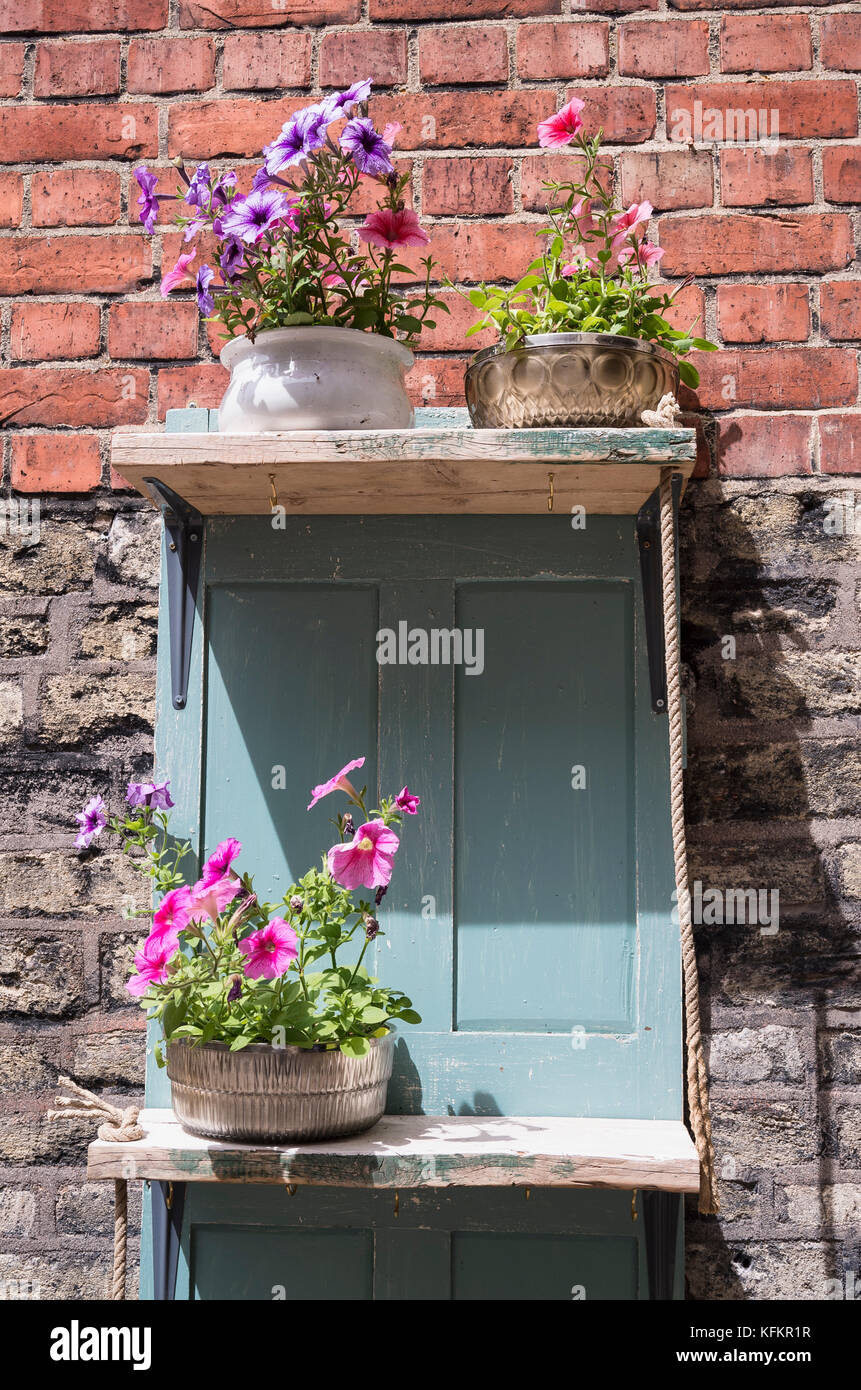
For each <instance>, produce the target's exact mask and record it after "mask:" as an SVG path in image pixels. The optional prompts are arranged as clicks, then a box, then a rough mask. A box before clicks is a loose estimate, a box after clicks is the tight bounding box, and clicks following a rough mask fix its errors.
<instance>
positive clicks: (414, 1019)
mask: <svg viewBox="0 0 861 1390" xmlns="http://www.w3.org/2000/svg"><path fill="white" fill-rule="evenodd" d="M398 1018H399V1019H401V1020H402V1021H403V1022H404V1023H421V1021H422V1016H421V1014H417V1013H416V1011H415V1009H404V1010H403V1011H401V1012H399V1013H398Z"/></svg>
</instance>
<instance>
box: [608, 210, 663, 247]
mask: <svg viewBox="0 0 861 1390" xmlns="http://www.w3.org/2000/svg"><path fill="white" fill-rule="evenodd" d="M654 210H655V209H654V208H653V207H652V204H651V203H645V202H644V203H632V204H631V206H630V207H629V208H628V209H627V211H625V212H620V213H617V214H616V216H615V217H614V218H613V221H612V222H611V223H610V233H611V235H612V238H613V240H612V242H611V245H612V247H613V250H614V251H618V249H619V247H620V246H622V245H623V244H624V243H625V242H626V241H627V240H628V238H629V237H632V236H634V235H636V232H637V228H638V227H644V226H645V225H646V223H647V222H648V220H649V218H650V217H651V215H652V213H653V212H654Z"/></svg>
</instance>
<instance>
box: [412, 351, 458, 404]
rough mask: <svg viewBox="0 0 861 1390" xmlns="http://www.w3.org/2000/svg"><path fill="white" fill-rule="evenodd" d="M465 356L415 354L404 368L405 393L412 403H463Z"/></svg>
mask: <svg viewBox="0 0 861 1390" xmlns="http://www.w3.org/2000/svg"><path fill="white" fill-rule="evenodd" d="M466 362H467V359H466V358H464V357H455V356H453V355H449V356H440V357H436V356H433V357H432V356H428V357H417V358H416V361H415V365H414V366H412V367H411V368H410V370H409V371H408V372H407V377H406V386H407V394H408V396H409V398H410V400H411V401H412V402H413V404H414V405H436V406H463V405H464V404H465V402H464V395H463V374H464V371H465V369H466Z"/></svg>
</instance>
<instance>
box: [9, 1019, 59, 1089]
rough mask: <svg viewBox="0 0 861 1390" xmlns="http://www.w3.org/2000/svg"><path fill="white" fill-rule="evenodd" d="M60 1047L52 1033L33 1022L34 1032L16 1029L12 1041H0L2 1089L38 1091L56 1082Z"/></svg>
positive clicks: (54, 1084)
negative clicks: (34, 1025) (34, 1024)
mask: <svg viewBox="0 0 861 1390" xmlns="http://www.w3.org/2000/svg"><path fill="white" fill-rule="evenodd" d="M59 1054H60V1049H59V1045H58V1040H57V1037H56V1034H55V1033H54V1032H53V1030H47V1029H45V1028H44V1026H43V1025H41V1024H36V1032H35V1036H34V1034H33V1033H32V1032H31V1031H30V1030H29V1029H24V1028H22V1029H20V1030H19V1031H18V1032H17V1033H16V1035H15V1038H14V1041H8V1042H3V1043H0V1085H2V1087H3V1090H4V1091H7V1092H9V1091H39V1090H45V1089H46V1088H49V1087H51V1088H52V1087H54V1086H56V1084H57V1073H58V1067H59V1066H60V1065H61V1063H60V1055H59Z"/></svg>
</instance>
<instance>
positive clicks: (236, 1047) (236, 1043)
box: [230, 1033, 254, 1052]
mask: <svg viewBox="0 0 861 1390" xmlns="http://www.w3.org/2000/svg"><path fill="white" fill-rule="evenodd" d="M253 1041H254V1039H253V1038H249V1037H247V1036H246V1035H245V1033H240V1035H239V1037H238V1038H234V1039H233V1042H232V1043H231V1044H230V1051H231V1052H241V1050H242V1048H243V1047H247V1046H248V1044H249V1043H252V1042H253Z"/></svg>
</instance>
